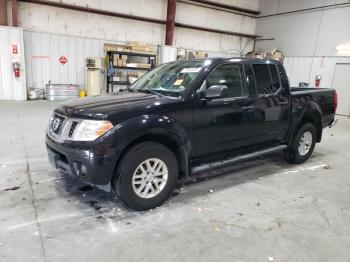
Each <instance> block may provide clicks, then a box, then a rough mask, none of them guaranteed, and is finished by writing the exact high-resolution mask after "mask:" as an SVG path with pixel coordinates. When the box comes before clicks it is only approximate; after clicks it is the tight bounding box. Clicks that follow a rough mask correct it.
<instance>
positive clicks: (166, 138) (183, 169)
mask: <svg viewBox="0 0 350 262" xmlns="http://www.w3.org/2000/svg"><path fill="white" fill-rule="evenodd" d="M160 119H161V121H160ZM145 120H146V121H145ZM165 120H166V121H165ZM128 122H129V123H126V124H124V125H122V126H121V127H120V128H119V130H118V132H119V134H121V137H123V140H124V141H123V146H122V147H121V148H120V152H119V154H118V155H119V157H118V159H117V161H116V164H115V169H114V175H113V178H112V185H113V184H114V182H115V181H113V180H115V179H117V178H118V176H117V175H116V174H117V170H118V168H119V166H120V163H121V161H122V159H123V156H124V155H125V154H126V152H128V151H129V150H130V149H131V148H132V147H133V146H135V145H137V144H140V143H143V142H150V141H152V142H157V143H160V144H162V145H164V146H165V147H167V148H168V149H169V150H170V151H172V152H173V153H174V155H175V157H176V160H177V162H178V166H179V179H184V180H185V179H187V178H188V175H189V164H188V160H189V155H190V152H191V150H192V145H191V142H190V139H189V137H188V135H187V133H186V132H185V130H184V129H183V128H182V126H181V125H180V124H179V123H177V122H176V121H175V120H174V119H170V118H168V117H160V116H142V117H140V118H137V119H133V120H131V121H128ZM140 123H142V124H143V125H142V128H141V129H140ZM130 130H133V131H132V132H130Z"/></svg>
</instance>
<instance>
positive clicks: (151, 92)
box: [133, 89, 163, 96]
mask: <svg viewBox="0 0 350 262" xmlns="http://www.w3.org/2000/svg"><path fill="white" fill-rule="evenodd" d="M135 91H136V92H140V93H146V94H154V95H161V96H163V94H162V93H159V92H157V91H154V90H150V89H137V90H133V92H135Z"/></svg>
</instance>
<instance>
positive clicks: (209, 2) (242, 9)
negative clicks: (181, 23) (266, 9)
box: [187, 0, 261, 15]
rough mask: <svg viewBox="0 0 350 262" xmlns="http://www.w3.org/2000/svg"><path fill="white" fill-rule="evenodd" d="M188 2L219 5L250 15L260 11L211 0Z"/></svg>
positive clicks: (191, 0) (189, 0)
mask: <svg viewBox="0 0 350 262" xmlns="http://www.w3.org/2000/svg"><path fill="white" fill-rule="evenodd" d="M187 1H188V2H193V3H199V4H204V5H208V6H213V7H219V8H223V9H227V10H231V11H237V12H240V13H245V14H250V15H259V14H260V13H261V12H260V11H256V10H252V9H247V8H242V7H238V6H232V5H227V4H223V3H218V2H212V1H207V0H187Z"/></svg>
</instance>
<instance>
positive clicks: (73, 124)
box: [68, 121, 78, 137]
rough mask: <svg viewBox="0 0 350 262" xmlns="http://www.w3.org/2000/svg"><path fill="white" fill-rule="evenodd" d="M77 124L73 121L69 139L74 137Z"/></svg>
mask: <svg viewBox="0 0 350 262" xmlns="http://www.w3.org/2000/svg"><path fill="white" fill-rule="evenodd" d="M77 124H78V122H77V121H72V125H71V126H70V129H69V133H68V137H72V135H73V132H74V130H75V128H76V126H77Z"/></svg>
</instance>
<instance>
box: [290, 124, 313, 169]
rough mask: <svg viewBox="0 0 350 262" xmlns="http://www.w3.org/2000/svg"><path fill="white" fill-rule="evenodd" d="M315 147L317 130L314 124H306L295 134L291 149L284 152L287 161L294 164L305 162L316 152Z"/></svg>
mask: <svg viewBox="0 0 350 262" xmlns="http://www.w3.org/2000/svg"><path fill="white" fill-rule="evenodd" d="M310 139H312V141H311V142H310ZM315 145H316V128H315V126H314V125H313V124H312V123H305V124H303V125H302V126H300V128H299V129H298V131H297V132H296V133H295V136H294V139H293V142H292V145H291V147H290V148H288V149H287V150H285V151H284V155H285V157H286V160H287V161H288V162H289V163H293V164H300V163H303V162H305V161H306V160H307V159H308V158H309V157H310V156H311V154H312V152H313V151H314V148H315Z"/></svg>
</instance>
